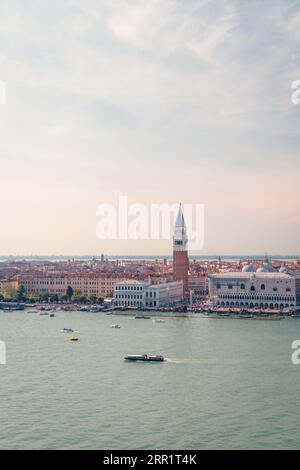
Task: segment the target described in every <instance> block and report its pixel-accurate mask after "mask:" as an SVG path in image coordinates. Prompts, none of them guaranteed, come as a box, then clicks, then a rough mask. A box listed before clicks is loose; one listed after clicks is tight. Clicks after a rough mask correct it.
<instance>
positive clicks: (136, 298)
mask: <svg viewBox="0 0 300 470" xmlns="http://www.w3.org/2000/svg"><path fill="white" fill-rule="evenodd" d="M182 298H183V283H182V281H175V282H174V281H173V282H165V283H163V284H151V282H150V281H148V282H145V281H136V280H128V281H123V282H119V283H117V284H116V285H115V289H114V303H115V305H118V306H122V307H128V306H130V307H164V306H171V305H175V304H177V303H179V302H181V301H182Z"/></svg>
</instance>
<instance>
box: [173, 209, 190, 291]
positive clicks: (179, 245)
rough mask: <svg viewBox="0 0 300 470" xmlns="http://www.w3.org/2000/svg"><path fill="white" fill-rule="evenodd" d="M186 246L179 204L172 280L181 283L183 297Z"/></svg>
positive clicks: (187, 262) (186, 262)
mask: <svg viewBox="0 0 300 470" xmlns="http://www.w3.org/2000/svg"><path fill="white" fill-rule="evenodd" d="M187 244H188V238H187V233H186V225H185V221H184V216H183V211H182V206H181V203H180V206H179V211H178V215H177V219H176V223H175V229H174V236H173V278H174V281H182V283H183V295H184V296H186V294H187V291H188V272H189V257H188V249H187Z"/></svg>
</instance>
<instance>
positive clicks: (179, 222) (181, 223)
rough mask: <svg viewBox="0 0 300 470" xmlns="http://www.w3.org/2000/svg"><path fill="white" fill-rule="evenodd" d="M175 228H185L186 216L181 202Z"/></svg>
mask: <svg viewBox="0 0 300 470" xmlns="http://www.w3.org/2000/svg"><path fill="white" fill-rule="evenodd" d="M175 228H185V221H184V216H183V212H182V205H181V203H180V204H179V211H178V214H177V219H176V223H175Z"/></svg>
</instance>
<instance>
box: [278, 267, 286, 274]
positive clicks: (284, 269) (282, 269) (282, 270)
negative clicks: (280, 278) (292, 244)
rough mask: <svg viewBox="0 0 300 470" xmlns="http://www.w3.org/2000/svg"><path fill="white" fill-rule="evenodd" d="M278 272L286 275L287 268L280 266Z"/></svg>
mask: <svg viewBox="0 0 300 470" xmlns="http://www.w3.org/2000/svg"><path fill="white" fill-rule="evenodd" d="M279 272H280V273H287V272H288V268H287V267H286V266H281V268H280V269H279Z"/></svg>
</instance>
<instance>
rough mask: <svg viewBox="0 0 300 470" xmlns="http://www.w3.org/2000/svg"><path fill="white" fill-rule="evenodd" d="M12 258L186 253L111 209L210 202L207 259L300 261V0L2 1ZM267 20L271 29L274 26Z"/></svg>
mask: <svg viewBox="0 0 300 470" xmlns="http://www.w3.org/2000/svg"><path fill="white" fill-rule="evenodd" d="M0 15H1V19H2V21H1V25H0V80H1V81H2V82H5V90H6V101H5V104H1V106H0V131H1V139H0V169H1V185H0V200H1V232H0V255H4V256H8V255H10V254H15V255H21V256H28V255H30V254H35V255H43V256H49V255H51V254H53V253H55V254H59V253H62V254H66V255H67V256H73V255H82V254H83V253H88V254H91V255H92V254H97V253H102V252H103V253H108V254H109V255H119V256H120V255H125V256H133V255H141V256H146V255H154V256H164V255H171V253H172V240H171V238H170V240H162V241H156V240H152V241H151V240H149V241H139V240H137V241H133V240H111V241H108V240H107V241H105V242H103V241H100V240H99V239H97V236H96V226H97V217H96V209H97V207H98V205H99V204H101V203H106V202H107V203H112V204H113V203H115V202H116V200H117V199H118V197H119V196H120V194H125V195H127V196H128V198H129V199H130V201H131V202H132V203H143V204H151V203H152V202H155V203H174V202H180V201H181V202H183V203H185V202H187V203H195V204H197V203H201V204H204V206H205V242H204V247H203V249H202V250H201V251H200V252H199V253H191V254H190V256H193V254H197V255H215V254H221V255H233V254H234V253H240V254H241V255H245V256H251V255H252V256H254V255H255V254H257V253H262V254H263V253H265V252H266V251H267V252H268V253H269V254H270V256H271V255H272V254H278V253H282V254H283V255H284V254H285V253H288V254H291V253H292V254H293V253H295V254H296V255H297V254H298V253H300V243H299V232H300V213H299V200H300V185H299V181H300V160H299V148H300V132H299V118H300V105H295V104H293V103H292V100H291V94H292V89H291V84H292V83H293V82H294V81H295V80H299V79H300V55H299V48H300V2H299V1H293V2H286V1H285V0H272V1H270V2H268V1H266V2H261V1H259V0H253V1H251V2H245V1H242V0H226V1H225V0H214V1H209V0H189V1H181V0H147V1H142V0H140V1H128V0H115V1H113V2H112V1H109V0H98V1H97V0H87V1H86V2H84V3H83V2H80V1H78V0H69V1H66V2H60V1H58V0H52V1H51V2H29V3H28V5H27V6H26V7H25V5H23V4H22V2H19V1H17V0H11V1H10V2H2V4H1V5H0ZM266 25H267V27H266Z"/></svg>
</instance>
